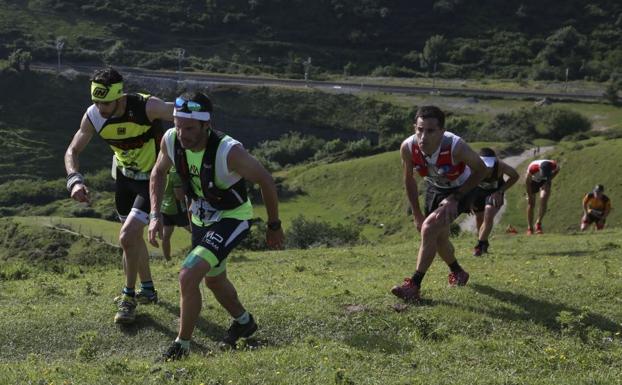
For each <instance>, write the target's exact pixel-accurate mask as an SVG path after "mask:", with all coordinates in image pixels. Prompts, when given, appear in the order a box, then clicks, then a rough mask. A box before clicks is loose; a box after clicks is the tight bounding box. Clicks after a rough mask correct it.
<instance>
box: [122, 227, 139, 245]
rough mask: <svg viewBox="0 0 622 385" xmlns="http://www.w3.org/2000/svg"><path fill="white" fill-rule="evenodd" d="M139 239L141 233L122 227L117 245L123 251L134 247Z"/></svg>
mask: <svg viewBox="0 0 622 385" xmlns="http://www.w3.org/2000/svg"><path fill="white" fill-rule="evenodd" d="M141 230H142V229H141ZM141 238H142V231H140V232H139V231H136V230H134V229H131V228H125V227H124V228H122V229H121V232H120V233H119V244H120V245H121V248H123V249H124V250H125V249H128V248H130V247H132V246H134V245H136V243H137V242H139V241H140V239H141Z"/></svg>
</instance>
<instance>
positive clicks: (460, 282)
mask: <svg viewBox="0 0 622 385" xmlns="http://www.w3.org/2000/svg"><path fill="white" fill-rule="evenodd" d="M468 281H469V273H467V272H466V271H464V270H462V271H459V272H457V273H454V272H451V273H449V275H448V276H447V282H449V286H450V287H456V286H464V285H466V284H467V282H468Z"/></svg>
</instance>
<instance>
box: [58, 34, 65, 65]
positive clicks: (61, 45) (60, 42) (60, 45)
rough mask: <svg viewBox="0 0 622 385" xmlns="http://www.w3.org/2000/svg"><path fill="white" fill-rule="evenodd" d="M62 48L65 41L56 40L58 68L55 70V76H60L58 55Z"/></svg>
mask: <svg viewBox="0 0 622 385" xmlns="http://www.w3.org/2000/svg"><path fill="white" fill-rule="evenodd" d="M64 46H65V41H64V40H63V39H62V38H60V37H58V38H56V52H57V53H58V67H57V68H56V73H57V74H60V54H61V52H62V51H63V47H64Z"/></svg>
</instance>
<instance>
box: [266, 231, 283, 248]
mask: <svg viewBox="0 0 622 385" xmlns="http://www.w3.org/2000/svg"><path fill="white" fill-rule="evenodd" d="M284 239H285V236H284V235H283V229H282V228H280V227H279V228H278V229H277V230H270V229H267V230H266V244H267V245H268V247H269V248H271V249H282V248H283V240H284Z"/></svg>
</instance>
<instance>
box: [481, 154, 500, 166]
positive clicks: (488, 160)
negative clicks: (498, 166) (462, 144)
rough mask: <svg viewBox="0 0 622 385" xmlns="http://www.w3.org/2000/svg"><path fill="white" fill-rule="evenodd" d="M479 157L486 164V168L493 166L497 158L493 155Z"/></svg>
mask: <svg viewBox="0 0 622 385" xmlns="http://www.w3.org/2000/svg"><path fill="white" fill-rule="evenodd" d="M480 158H482V160H483V161H484V164H485V165H486V167H488V168H493V167H495V163H496V162H497V158H496V157H494V156H480Z"/></svg>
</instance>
